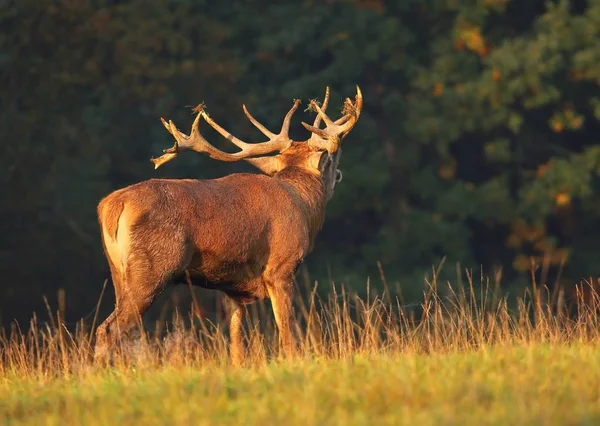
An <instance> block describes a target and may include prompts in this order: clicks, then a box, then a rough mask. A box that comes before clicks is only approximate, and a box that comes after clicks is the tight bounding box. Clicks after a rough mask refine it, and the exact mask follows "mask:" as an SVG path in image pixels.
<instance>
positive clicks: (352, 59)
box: [0, 0, 600, 323]
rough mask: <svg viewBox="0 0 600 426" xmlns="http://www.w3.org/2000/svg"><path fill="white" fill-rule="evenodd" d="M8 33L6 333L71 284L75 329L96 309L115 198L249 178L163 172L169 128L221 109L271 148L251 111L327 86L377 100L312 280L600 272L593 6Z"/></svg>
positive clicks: (217, 168)
mask: <svg viewBox="0 0 600 426" xmlns="http://www.w3.org/2000/svg"><path fill="white" fill-rule="evenodd" d="M0 28H1V29H2V31H1V32H0V46H1V49H0V82H1V87H2V96H1V97H0V111H1V113H0V138H1V140H2V143H1V145H0V146H1V149H2V155H0V162H1V164H0V182H1V188H2V203H1V205H0V227H1V229H0V232H1V235H2V244H1V245H0V272H1V276H2V277H3V285H2V287H1V288H0V300H1V303H0V311H1V314H0V317H1V318H2V319H3V321H4V322H5V323H6V322H7V321H8V320H9V319H11V318H15V317H16V318H18V319H19V320H20V321H27V318H29V316H30V314H31V312H32V311H37V312H43V311H45V307H44V302H43V296H46V297H47V298H48V299H49V301H50V302H51V305H53V306H54V305H56V303H57V302H56V299H57V296H56V295H57V291H58V289H60V288H62V289H64V290H65V294H66V300H67V303H66V304H67V316H68V317H70V318H72V319H76V318H77V317H78V316H80V315H83V314H84V313H85V312H87V311H88V310H89V309H90V308H92V307H93V306H94V304H95V302H96V300H97V297H98V295H99V293H100V289H101V288H102V283H103V281H104V279H105V278H106V277H108V268H107V266H106V262H105V259H104V257H103V255H102V250H101V244H100V238H99V233H98V226H97V219H96V216H95V209H96V205H97V203H98V201H99V200H100V198H101V197H102V196H104V195H105V194H107V193H108V192H110V191H111V190H114V189H117V188H120V187H123V186H125V185H128V184H131V183H134V182H137V181H140V180H143V179H149V178H152V177H173V178H175V177H194V178H211V177H217V176H222V175H224V174H227V173H231V172H234V171H239V170H250V169H249V168H248V167H246V166H244V165H237V164H234V165H232V164H221V163H218V162H215V161H212V160H210V159H208V158H205V157H201V156H194V155H186V156H181V157H180V158H178V159H177V161H174V162H172V163H169V165H168V166H165V167H164V168H161V169H159V170H158V171H154V170H153V169H152V166H151V164H150V162H149V161H148V160H149V158H150V157H151V156H153V155H158V154H159V153H160V152H161V150H162V149H163V148H166V147H168V146H170V145H171V144H172V141H171V139H170V135H169V134H167V133H166V132H165V130H164V128H163V127H162V126H161V124H160V122H159V117H160V116H163V117H168V118H172V119H173V120H174V121H175V122H177V123H182V126H183V123H191V115H190V108H187V107H189V106H193V105H196V104H198V103H200V102H205V103H206V105H207V108H208V110H209V111H210V113H211V115H213V116H214V117H218V120H219V122H221V123H223V125H224V126H227V128H229V129H231V131H232V132H234V133H236V134H239V135H240V136H241V137H244V138H245V139H248V140H258V139H257V137H258V135H257V133H256V131H255V130H253V129H252V127H251V126H250V124H249V123H248V122H247V120H246V119H245V117H244V115H243V113H242V111H241V104H242V103H245V104H246V105H248V106H249V107H250V108H251V110H252V112H253V114H254V115H255V116H256V117H257V118H258V119H259V120H261V121H263V122H265V123H266V124H268V125H269V126H271V127H273V128H276V127H277V124H278V123H279V122H280V120H281V116H282V114H284V113H285V111H287V109H288V108H289V105H290V102H291V100H292V99H294V98H301V99H303V101H304V103H305V104H306V101H307V100H308V99H310V98H318V97H320V96H322V94H323V91H324V88H325V86H326V85H331V86H332V89H333V92H332V94H333V100H334V101H337V105H338V106H341V102H340V101H341V99H342V98H343V97H345V96H348V95H352V94H353V93H354V86H355V85H356V84H358V85H360V87H361V89H362V91H363V93H364V96H365V107H364V113H363V115H362V117H361V120H360V122H359V124H358V125H357V127H356V128H355V130H354V132H353V134H352V136H351V137H350V138H348V140H347V143H346V144H345V146H344V156H343V159H342V169H343V171H344V180H343V182H342V184H341V185H340V186H338V188H336V194H335V197H334V199H333V200H332V202H331V203H330V205H329V209H328V217H327V220H326V224H325V227H324V229H323V231H322V233H321V234H320V237H319V238H318V242H317V247H316V249H315V251H314V253H313V254H312V255H311V257H310V259H309V262H308V271H309V273H310V277H311V279H319V280H327V279H330V278H331V279H333V280H334V281H336V282H344V283H347V284H348V285H351V286H353V287H354V288H356V289H357V290H359V291H360V290H361V288H362V287H364V285H365V282H366V279H367V277H368V276H370V277H378V276H379V272H378V262H380V263H381V267H382V269H383V270H384V271H385V273H386V276H387V279H388V280H389V281H391V282H396V281H397V282H399V283H400V285H401V287H402V289H403V293H404V294H405V297H408V298H411V297H418V295H419V293H420V292H421V290H422V288H423V276H424V275H425V274H426V273H427V272H428V271H431V266H432V265H437V264H439V262H440V260H441V259H442V258H444V257H445V258H446V264H450V265H453V264H454V263H455V262H461V265H462V267H474V268H478V265H483V266H484V269H485V270H486V271H490V270H491V268H492V267H494V266H502V267H503V268H504V271H505V272H504V274H505V278H506V281H505V282H506V283H507V285H509V284H512V283H514V284H518V283H519V282H520V280H522V279H523V277H524V276H526V275H527V270H528V269H529V268H530V265H531V261H532V259H533V260H534V261H538V262H540V261H541V260H542V259H546V260H547V262H548V263H549V264H550V266H551V267H553V268H555V269H557V270H558V269H561V271H562V273H563V276H565V277H566V279H572V280H578V279H579V278H580V277H589V276H593V275H594V274H595V273H596V269H597V266H598V259H599V258H600V248H598V247H599V244H598V243H597V241H598V240H599V239H600V238H599V237H600V231H599V230H598V229H599V228H598V226H597V223H598V222H599V219H600V199H599V197H598V195H597V194H598V193H599V192H598V182H599V179H598V174H599V173H600V145H599V144H598V143H597V140H596V139H597V137H598V136H597V135H598V134H599V131H600V126H599V123H598V119H599V118H600V95H599V93H600V91H599V86H600V68H599V67H598V63H600V42H599V40H600V37H599V36H600V34H599V33H600V1H598V0H590V1H574V2H568V1H529V2H524V1H516V0H512V1H510V0H430V1H417V0H414V1H413V0H403V1H396V2H384V1H381V0H337V1H336V0H330V1H304V2H293V3H282V4H276V3H273V2H266V1H231V2H209V1H196V0H180V1H175V0H163V1H156V2H143V1H114V0H113V1H108V0H105V1H100V0H96V1H92V0H64V1H59V0H18V1H16V0H13V1H11V0H7V1H5V2H4V3H3V5H2V7H0ZM303 114H304V115H301V117H302V118H303V119H306V118H307V117H308V116H309V114H310V112H308V111H306V112H304V113H303ZM292 135H294V136H295V137H297V138H298V139H301V138H304V137H305V131H304V129H303V128H302V127H301V125H300V120H299V119H297V120H296V121H295V123H294V124H293V128H292ZM210 136H211V140H214V141H217V140H218V141H219V142H218V143H219V146H220V147H221V148H223V149H226V148H227V145H226V141H222V140H220V139H218V138H217V136H216V134H211V135H210ZM563 262H564V268H563V267H561V266H560V265H561V264H562V263H563ZM449 269H450V272H453V271H452V269H453V268H449Z"/></svg>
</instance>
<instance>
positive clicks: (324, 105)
mask: <svg viewBox="0 0 600 426" xmlns="http://www.w3.org/2000/svg"><path fill="white" fill-rule="evenodd" d="M327 105H329V86H327V87H326V88H325V99H323V103H322V104H321V110H322V111H323V112H325V111H327ZM320 125H321V114H317V116H316V117H315V121H314V123H313V127H316V128H319V126H320Z"/></svg>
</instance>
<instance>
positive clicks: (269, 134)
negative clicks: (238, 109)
mask: <svg viewBox="0 0 600 426" xmlns="http://www.w3.org/2000/svg"><path fill="white" fill-rule="evenodd" d="M242 108H243V109H244V113H245V114H246V117H248V120H250V122H251V123H252V124H254V127H256V128H257V129H258V130H260V131H261V132H262V134H263V135H265V136H266V137H268V138H273V137H274V136H275V134H274V133H273V132H271V131H270V130H269V129H267V128H266V127H265V126H263V125H262V123H260V122H259V121H258V120H257V119H256V118H254V117H253V116H252V114H250V111H248V108H246V105H242Z"/></svg>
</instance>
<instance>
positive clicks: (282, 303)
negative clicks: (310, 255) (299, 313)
mask: <svg viewBox="0 0 600 426" xmlns="http://www.w3.org/2000/svg"><path fill="white" fill-rule="evenodd" d="M267 292H268V294H269V299H271V305H272V307H273V315H274V316H275V323H276V324H277V330H278V331H279V346H280V348H281V349H283V352H284V353H285V355H286V356H288V357H292V356H294V355H295V353H296V344H295V342H294V337H293V335H292V314H293V312H292V298H293V295H294V287H293V284H292V281H291V280H290V281H285V282H284V283H282V282H275V283H274V285H270V286H267Z"/></svg>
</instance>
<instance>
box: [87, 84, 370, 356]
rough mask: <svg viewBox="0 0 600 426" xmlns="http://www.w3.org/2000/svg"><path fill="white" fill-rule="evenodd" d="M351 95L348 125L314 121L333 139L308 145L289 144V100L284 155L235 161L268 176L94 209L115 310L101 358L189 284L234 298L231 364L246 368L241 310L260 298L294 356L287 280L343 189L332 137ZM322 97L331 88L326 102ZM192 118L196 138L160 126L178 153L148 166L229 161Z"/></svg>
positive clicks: (102, 335) (155, 188)
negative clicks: (190, 154) (166, 296)
mask: <svg viewBox="0 0 600 426" xmlns="http://www.w3.org/2000/svg"><path fill="white" fill-rule="evenodd" d="M357 92H358V94H357V102H356V104H355V105H357V107H356V108H355V110H353V111H354V112H353V114H354V115H353V116H352V117H350V118H352V120H353V121H351V120H346V121H347V123H346V124H344V125H337V124H335V123H333V122H331V121H329V123H328V124H327V128H326V129H324V130H323V129H321V130H319V129H318V123H319V121H320V118H319V119H316V120H315V126H317V127H313V128H314V129H316V130H315V131H317V132H319V133H326V135H329V136H327V137H328V138H329V137H331V138H333V139H332V140H334V141H335V142H336V143H335V144H334V145H331V144H328V143H326V142H327V140H328V139H327V140H326V139H319V138H320V137H315V136H313V137H311V139H309V141H307V142H293V141H291V140H289V139H285V138H286V137H287V136H286V135H287V127H289V120H290V118H291V114H292V113H293V111H294V110H295V108H297V106H298V102H295V106H294V107H293V108H292V110H290V112H289V113H288V115H287V116H286V119H285V121H284V125H283V128H282V132H281V134H280V135H275V136H274V140H276V141H279V142H277V146H278V147H283V148H282V149H281V151H280V154H278V155H276V156H273V157H254V158H239V157H236V159H235V160H236V161H237V159H238V158H239V159H246V161H248V162H250V163H251V164H253V165H254V166H256V167H257V168H259V169H260V170H262V171H263V172H265V173H267V174H268V175H269V176H267V175H258V174H232V175H229V176H226V177H223V178H220V179H213V180H195V179H177V180H175V179H173V180H171V179H151V180H148V181H145V182H140V183H137V184H134V185H131V186H128V187H126V188H123V189H120V190H118V191H115V192H113V193H112V194H110V195H108V196H107V197H105V198H104V199H103V200H102V201H100V203H99V205H98V220H99V223H100V227H101V229H102V243H103V246H104V250H105V253H106V257H107V259H108V263H109V266H110V270H111V276H112V279H113V285H114V287H115V294H116V306H115V310H114V311H113V312H112V313H111V314H110V316H109V317H108V318H107V319H106V320H105V321H104V322H103V323H102V324H101V325H100V326H99V327H98V330H97V332H96V354H97V355H101V354H104V353H105V352H106V351H107V350H108V348H110V346H111V345H112V344H113V343H114V342H115V341H116V340H117V339H118V338H119V336H120V335H121V334H122V333H125V332H127V331H128V330H129V329H130V328H131V327H132V326H133V325H135V323H136V321H138V320H139V319H140V317H141V316H142V315H143V314H144V312H146V310H147V309H148V308H149V307H150V305H151V304H152V302H153V301H154V300H156V298H157V297H158V296H159V295H160V294H161V293H162V292H163V291H164V289H165V288H166V287H167V286H168V285H169V284H177V283H182V282H185V279H186V278H189V279H190V280H191V282H192V284H193V285H198V286H201V287H204V288H210V289H217V290H220V291H222V292H224V293H225V294H226V295H227V296H229V298H231V299H232V300H233V302H234V306H235V307H234V309H233V312H232V315H231V320H230V328H231V330H230V335H231V354H232V357H233V358H234V361H235V362H236V363H239V362H241V361H242V359H243V352H244V351H243V345H242V340H241V336H242V333H241V327H242V318H243V315H244V305H245V304H247V303H250V302H252V301H254V300H257V299H264V298H269V299H270V300H271V303H272V306H273V312H274V316H275V321H276V324H277V328H278V330H279V337H280V343H281V345H282V347H283V349H284V351H285V352H286V353H287V354H291V353H293V352H294V348H295V345H294V344H293V339H292V333H291V317H292V296H293V275H294V273H295V271H296V268H297V266H298V264H299V263H300V262H302V261H303V259H304V257H305V256H306V255H307V254H308V253H309V252H310V251H311V249H312V247H313V245H314V241H315V238H316V236H317V234H318V232H319V230H320V229H321V226H322V225H323V220H324V216H325V206H326V204H327V201H328V200H329V199H330V198H331V196H332V195H333V190H334V187H335V184H336V182H338V181H339V174H340V172H339V170H338V169H337V166H338V163H339V159H340V155H341V149H339V141H340V139H339V137H338V136H336V135H338V134H341V133H343V132H346V133H347V131H349V129H350V128H351V127H352V126H353V125H354V123H355V122H356V119H358V115H359V114H360V108H361V107H362V95H361V94H360V91H359V90H358V89H357ZM328 96H329V90H327V92H326V99H327V98H328ZM347 102H350V101H349V100H348V101H347ZM313 103H314V102H313ZM324 103H326V102H324ZM201 113H202V112H200V113H199V115H198V117H200V115H201ZM247 115H248V114H247ZM198 117H197V118H196V121H195V122H194V125H193V138H192V137H187V136H183V135H182V134H181V133H180V132H179V131H178V130H176V128H175V127H174V125H173V124H172V123H169V124H167V123H166V121H164V120H163V123H164V124H165V127H166V128H167V130H168V131H169V132H170V133H171V134H172V135H173V136H174V137H175V139H176V145H175V146H174V147H173V148H171V149H169V150H167V151H168V152H167V154H166V155H164V156H162V157H161V158H159V159H156V160H153V161H154V162H155V166H157V167H158V166H159V165H160V164H163V163H164V162H166V161H169V160H171V159H172V158H174V157H175V156H176V155H177V153H178V152H180V150H182V149H183V148H184V147H186V149H188V150H189V149H191V150H199V152H209V154H210V155H213V156H215V158H217V159H222V160H224V161H230V160H231V158H230V157H228V156H229V154H225V153H222V152H220V151H219V152H217V154H215V152H216V151H215V150H214V148H211V147H210V145H208V142H206V141H205V140H204V139H203V138H202V137H201V136H200V135H199V133H198V130H197V123H198V120H199V118H198ZM346 118H348V117H346ZM205 119H206V120H208V118H206V117H205ZM309 127H310V126H309ZM327 132H329V133H327ZM336 138H337V139H336ZM286 141H287V142H286ZM273 146H274V145H273ZM331 146H334V147H335V149H334V148H331ZM263 147H264V145H263Z"/></svg>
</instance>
